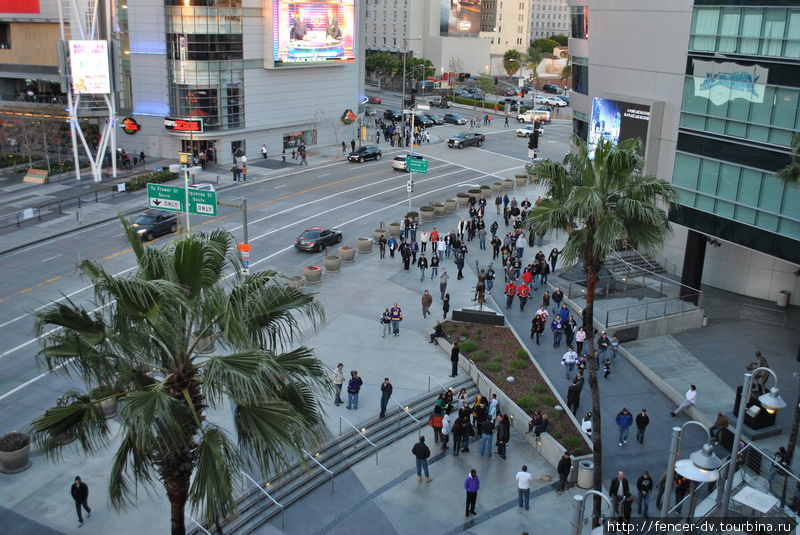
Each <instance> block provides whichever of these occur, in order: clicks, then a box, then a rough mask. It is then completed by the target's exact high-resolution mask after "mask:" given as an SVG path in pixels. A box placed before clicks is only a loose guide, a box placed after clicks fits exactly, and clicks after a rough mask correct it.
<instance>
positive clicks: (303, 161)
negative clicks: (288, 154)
mask: <svg viewBox="0 0 800 535" xmlns="http://www.w3.org/2000/svg"><path fill="white" fill-rule="evenodd" d="M304 164H305V165H308V161H307V160H306V151H304V150H301V151H300V165H304Z"/></svg>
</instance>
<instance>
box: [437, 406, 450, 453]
mask: <svg viewBox="0 0 800 535" xmlns="http://www.w3.org/2000/svg"><path fill="white" fill-rule="evenodd" d="M451 430H452V425H451V424H450V417H449V416H448V415H447V414H445V415H444V416H442V430H441V431H440V433H441V435H442V451H443V452H446V451H447V441H448V440H449V439H450V432H451Z"/></svg>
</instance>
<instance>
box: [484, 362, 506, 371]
mask: <svg viewBox="0 0 800 535" xmlns="http://www.w3.org/2000/svg"><path fill="white" fill-rule="evenodd" d="M483 368H484V369H485V370H486V371H487V372H491V373H498V372H501V371H503V366H502V365H501V364H498V363H496V362H490V363H489V364H486V365H485V366H484V367H483Z"/></svg>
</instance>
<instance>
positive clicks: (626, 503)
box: [619, 492, 633, 524]
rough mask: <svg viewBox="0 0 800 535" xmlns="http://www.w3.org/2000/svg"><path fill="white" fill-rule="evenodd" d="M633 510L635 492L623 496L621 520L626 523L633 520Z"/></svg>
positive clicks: (620, 512)
mask: <svg viewBox="0 0 800 535" xmlns="http://www.w3.org/2000/svg"><path fill="white" fill-rule="evenodd" d="M632 510H633V494H631V493H630V492H629V493H627V494H626V495H625V496H623V499H622V503H621V504H620V511H619V521H620V522H624V523H625V524H630V522H631V512H632Z"/></svg>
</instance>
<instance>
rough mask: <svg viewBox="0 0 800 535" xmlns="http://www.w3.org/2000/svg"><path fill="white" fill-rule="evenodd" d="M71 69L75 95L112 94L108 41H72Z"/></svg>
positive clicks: (70, 53)
mask: <svg viewBox="0 0 800 535" xmlns="http://www.w3.org/2000/svg"><path fill="white" fill-rule="evenodd" d="M69 67H70V73H71V75H72V92H73V93H77V94H80V95H84V94H90V95H91V94H101V93H111V73H110V71H109V68H108V41H70V42H69Z"/></svg>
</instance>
